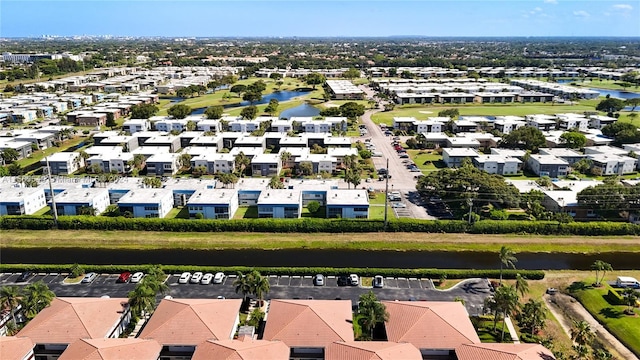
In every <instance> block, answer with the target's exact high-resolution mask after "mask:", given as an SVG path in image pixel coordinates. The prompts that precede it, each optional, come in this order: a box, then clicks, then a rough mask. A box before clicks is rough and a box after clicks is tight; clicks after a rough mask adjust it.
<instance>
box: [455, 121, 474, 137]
mask: <svg viewBox="0 0 640 360" xmlns="http://www.w3.org/2000/svg"><path fill="white" fill-rule="evenodd" d="M452 130H453V132H454V133H456V134H457V133H461V132H476V131H477V130H478V124H477V123H475V122H473V121H468V120H456V121H454V122H453V129H452Z"/></svg>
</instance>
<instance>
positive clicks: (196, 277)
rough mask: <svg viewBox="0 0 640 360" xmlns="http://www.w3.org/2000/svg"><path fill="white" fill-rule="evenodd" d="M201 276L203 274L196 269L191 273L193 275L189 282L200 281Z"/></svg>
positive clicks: (195, 282)
mask: <svg viewBox="0 0 640 360" xmlns="http://www.w3.org/2000/svg"><path fill="white" fill-rule="evenodd" d="M202 276H203V275H202V273H201V272H200V271H198V272H194V273H193V276H192V277H191V280H190V281H191V283H192V284H197V283H199V282H200V280H202Z"/></svg>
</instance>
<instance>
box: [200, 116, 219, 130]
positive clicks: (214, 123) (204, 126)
mask: <svg viewBox="0 0 640 360" xmlns="http://www.w3.org/2000/svg"><path fill="white" fill-rule="evenodd" d="M197 129H198V130H199V131H211V132H214V133H218V132H221V131H222V123H221V122H220V119H204V120H200V121H198V125H197Z"/></svg>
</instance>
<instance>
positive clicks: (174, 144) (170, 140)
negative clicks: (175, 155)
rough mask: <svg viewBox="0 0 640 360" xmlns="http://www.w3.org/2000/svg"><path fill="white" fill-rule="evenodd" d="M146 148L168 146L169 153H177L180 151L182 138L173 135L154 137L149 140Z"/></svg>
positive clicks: (145, 143)
mask: <svg viewBox="0 0 640 360" xmlns="http://www.w3.org/2000/svg"><path fill="white" fill-rule="evenodd" d="M144 146H168V147H169V152H176V151H178V149H180V137H178V136H173V135H168V136H154V137H151V138H149V139H147V140H146V141H145V142H144Z"/></svg>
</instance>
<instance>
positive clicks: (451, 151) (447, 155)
mask: <svg viewBox="0 0 640 360" xmlns="http://www.w3.org/2000/svg"><path fill="white" fill-rule="evenodd" d="M478 156H480V154H479V153H478V152H477V151H475V150H474V149H471V148H443V149H442V161H444V163H445V164H447V166H448V167H450V168H451V167H460V165H461V164H462V160H464V159H467V158H468V159H469V160H471V159H473V158H475V157H478Z"/></svg>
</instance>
